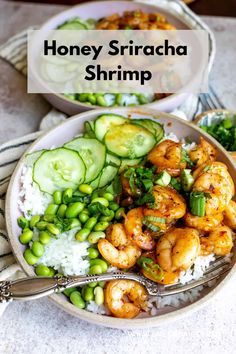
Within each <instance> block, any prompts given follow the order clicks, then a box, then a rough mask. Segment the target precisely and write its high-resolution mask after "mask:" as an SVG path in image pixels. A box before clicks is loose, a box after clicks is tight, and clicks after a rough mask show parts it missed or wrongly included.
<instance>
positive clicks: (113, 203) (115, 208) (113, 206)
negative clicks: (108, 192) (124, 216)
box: [109, 202, 120, 211]
mask: <svg viewBox="0 0 236 354" xmlns="http://www.w3.org/2000/svg"><path fill="white" fill-rule="evenodd" d="M119 207H120V206H119V204H117V203H115V202H110V203H109V209H111V210H113V211H116V210H118V209H119Z"/></svg>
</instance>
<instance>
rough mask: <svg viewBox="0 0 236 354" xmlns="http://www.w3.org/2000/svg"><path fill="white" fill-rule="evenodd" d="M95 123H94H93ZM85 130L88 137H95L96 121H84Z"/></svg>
mask: <svg viewBox="0 0 236 354" xmlns="http://www.w3.org/2000/svg"><path fill="white" fill-rule="evenodd" d="M92 123H93V124H92ZM84 130H85V134H86V136H85V137H86V138H95V133H94V121H92V122H88V121H87V122H85V123H84Z"/></svg>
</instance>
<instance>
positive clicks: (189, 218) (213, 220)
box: [184, 213, 223, 232]
mask: <svg viewBox="0 0 236 354" xmlns="http://www.w3.org/2000/svg"><path fill="white" fill-rule="evenodd" d="M222 220H223V214H222V213H217V214H214V215H209V216H195V215H192V214H191V213H186V214H185V216H184V221H185V224H186V225H187V226H189V227H193V228H194V229H197V230H199V231H205V232H209V231H212V230H214V229H215V228H216V227H217V226H218V225H220V223H221V222H222Z"/></svg>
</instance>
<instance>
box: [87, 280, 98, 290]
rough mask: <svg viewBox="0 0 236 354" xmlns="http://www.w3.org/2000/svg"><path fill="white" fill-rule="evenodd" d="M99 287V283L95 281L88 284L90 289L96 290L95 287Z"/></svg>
mask: <svg viewBox="0 0 236 354" xmlns="http://www.w3.org/2000/svg"><path fill="white" fill-rule="evenodd" d="M97 285H98V283H97V282H96V281H93V282H92V283H88V286H89V287H90V288H95V286H97Z"/></svg>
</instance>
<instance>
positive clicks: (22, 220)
mask: <svg viewBox="0 0 236 354" xmlns="http://www.w3.org/2000/svg"><path fill="white" fill-rule="evenodd" d="M17 223H18V225H19V226H20V227H21V228H22V229H23V230H24V229H25V228H28V227H29V222H28V220H27V219H26V218H25V217H24V216H23V215H21V216H19V218H18V219H17Z"/></svg>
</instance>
